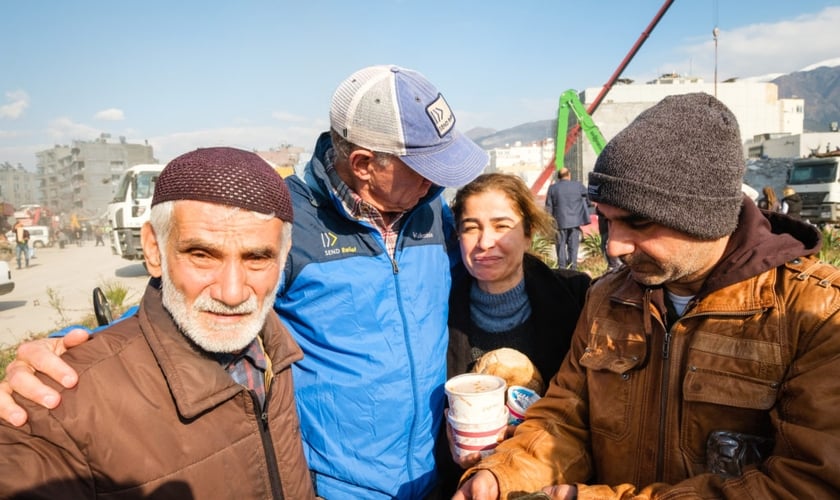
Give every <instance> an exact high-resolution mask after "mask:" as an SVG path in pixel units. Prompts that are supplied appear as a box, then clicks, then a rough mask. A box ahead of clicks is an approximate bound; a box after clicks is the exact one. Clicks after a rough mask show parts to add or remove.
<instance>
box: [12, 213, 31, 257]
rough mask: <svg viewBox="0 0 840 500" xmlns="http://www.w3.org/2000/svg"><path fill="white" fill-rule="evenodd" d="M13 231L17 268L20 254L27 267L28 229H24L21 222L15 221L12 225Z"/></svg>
mask: <svg viewBox="0 0 840 500" xmlns="http://www.w3.org/2000/svg"><path fill="white" fill-rule="evenodd" d="M14 232H15V260H17V268H18V269H20V267H21V255H22V256H23V260H24V261H25V262H26V267H29V231H27V230H26V229H24V227H23V222H21V221H17V222H15V226H14Z"/></svg>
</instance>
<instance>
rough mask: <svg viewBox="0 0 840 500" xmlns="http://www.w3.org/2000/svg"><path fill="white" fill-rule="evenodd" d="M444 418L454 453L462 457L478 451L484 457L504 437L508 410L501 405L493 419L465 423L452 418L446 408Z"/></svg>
mask: <svg viewBox="0 0 840 500" xmlns="http://www.w3.org/2000/svg"><path fill="white" fill-rule="evenodd" d="M446 420H447V421H448V422H449V426H450V427H451V428H452V434H453V438H454V439H453V445H454V446H453V448H454V453H455V455H457V456H458V457H459V458H464V457H466V456H468V455H472V454H474V453H479V454H481V457H482V458H484V457H486V456H488V455H490V454H492V453H493V452H494V451H495V450H496V446H498V444H499V443H500V442H501V441H502V440H503V439H504V437H505V429H507V423H508V412H507V408H505V407H502V412H500V413H499V414H498V415H497V416H496V418H495V420H490V421H487V422H482V423H466V422H460V421H458V420H456V419H454V418H452V414H451V413H450V412H449V411H448V410H447V412H446Z"/></svg>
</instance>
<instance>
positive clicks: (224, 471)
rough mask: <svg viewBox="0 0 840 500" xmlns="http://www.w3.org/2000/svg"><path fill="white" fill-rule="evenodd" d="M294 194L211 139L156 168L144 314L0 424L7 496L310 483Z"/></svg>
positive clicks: (148, 494)
mask: <svg viewBox="0 0 840 500" xmlns="http://www.w3.org/2000/svg"><path fill="white" fill-rule="evenodd" d="M292 219H293V213H292V202H291V199H290V196H289V191H288V189H287V187H286V185H285V183H284V182H283V179H282V178H281V177H280V176H279V175H277V174H276V173H275V171H274V170H273V168H272V167H271V166H270V165H268V164H267V163H266V162H265V161H264V160H262V159H261V158H260V157H259V156H258V155H256V154H254V153H251V152H248V151H242V150H238V149H233V148H221V147H219V148H207V149H198V150H196V151H193V152H190V153H186V154H184V155H181V156H179V157H177V158H175V159H174V160H172V161H171V162H170V163H169V164H168V165H167V166H166V168H164V169H163V171H162V172H161V175H160V178H159V179H158V184H157V189H156V191H155V194H154V198H153V199H152V208H151V216H150V222H146V223H145V224H144V226H143V228H142V230H141V241H142V246H143V254H144V256H145V262H146V267H147V269H148V271H149V274H151V276H152V279H151V280H150V281H149V285H148V287H147V288H146V291H145V293H144V295H143V298H142V300H141V303H140V307H139V309H138V310H137V312H136V314H134V315H132V316H130V317H127V318H124V319H123V320H122V321H120V322H118V323H116V324H114V325H112V326H110V327H108V328H106V329H104V330H102V331H100V332H98V333H97V334H96V335H95V336H94V337H93V339H92V340H91V341H90V342H87V343H85V344H83V345H81V346H79V347H77V348H75V349H72V350H70V351H68V352H66V353H65V354H64V356H63V360H64V362H66V363H68V364H69V365H70V366H71V367H73V368H74V369H75V370H76V371H77V372H78V373H79V379H80V383H79V384H78V386H77V387H76V388H75V389H72V390H64V389H62V388H61V387H60V386H59V385H58V384H57V383H54V382H50V383H51V385H52V386H53V387H54V388H56V389H57V390H59V391H61V393H62V403H61V406H60V407H59V408H57V409H55V410H46V409H44V408H41V407H40V406H38V405H36V404H35V403H33V402H31V401H26V400H23V399H19V400H18V402H19V403H20V404H21V405H24V407H25V408H26V410H27V411H28V412H29V413H30V419H29V424H27V425H25V426H24V427H14V426H12V425H10V424H6V423H2V424H0V443H1V444H0V470H2V471H3V473H2V474H0V491H2V492H3V493H2V496H3V497H7V496H10V497H15V498H18V497H21V498H22V497H26V498H31V497H38V498H94V497H96V498H99V497H109V498H116V497H119V498H124V497H130V498H229V499H234V498H289V499H291V498H294V499H297V498H301V499H306V498H314V492H313V490H312V482H311V480H310V478H309V471H308V468H307V465H306V461H305V458H304V455H303V446H302V443H301V440H300V436H299V433H298V427H299V423H298V418H297V412H296V409H295V401H294V394H293V390H292V372H291V364H292V362H294V361H296V360H299V359H300V358H301V357H302V353H301V351H300V348H299V347H298V346H297V345H296V344H295V342H294V340H293V339H292V337H291V335H290V334H289V332H288V330H286V328H285V327H284V326H283V325H282V323H281V322H280V321H279V319H278V318H277V316H276V315H275V314H274V313H273V311H272V302H273V298H274V294H275V292H276V290H277V286H278V285H279V280H280V272H281V270H282V268H283V265H284V262H285V260H286V256H287V254H288V251H289V247H290V245H291V231H292Z"/></svg>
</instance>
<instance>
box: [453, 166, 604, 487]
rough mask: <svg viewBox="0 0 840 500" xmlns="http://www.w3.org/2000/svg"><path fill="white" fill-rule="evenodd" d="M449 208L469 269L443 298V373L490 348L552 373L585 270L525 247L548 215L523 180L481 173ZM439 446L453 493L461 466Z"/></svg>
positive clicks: (546, 225) (546, 228)
mask: <svg viewBox="0 0 840 500" xmlns="http://www.w3.org/2000/svg"><path fill="white" fill-rule="evenodd" d="M452 212H453V214H454V216H455V223H456V227H457V230H458V241H459V243H460V250H461V257H462V260H463V262H464V265H465V266H466V269H467V271H468V273H469V274H468V275H466V276H465V277H463V278H462V279H461V280H460V281H458V282H457V283H455V284H454V285H453V288H452V293H451V294H450V298H449V348H448V350H447V355H446V357H447V360H446V361H447V378H450V377H453V376H455V375H459V374H462V373H467V372H469V371H472V369H473V365H474V364H475V362H476V361H477V360H478V359H479V358H480V357H481V356H483V355H484V354H486V353H488V352H491V351H493V350H496V349H499V348H503V347H509V348H512V349H516V350H517V351H519V352H521V353H522V354H524V355H526V356H527V357H528V358H529V359H530V360H531V361H532V362H533V363H534V365H535V366H536V367H537V370H538V371H539V374H540V376H541V379H542V380H544V381H547V380H550V379H551V377H553V376H554V373H555V372H556V371H557V369H558V368H559V367H560V362H561V361H562V360H563V357H564V355H565V353H566V351H568V349H569V343H570V341H571V336H572V332H573V330H574V325H575V323H576V322H577V319H578V316H579V314H580V311H581V309H582V308H583V300H584V297H585V295H586V289H587V287H588V286H589V281H590V279H589V276H587V275H586V274H584V273H581V272H577V271H571V270H566V269H551V268H549V267H548V266H547V265H546V264H545V263H544V262H543V261H542V260H541V259H540V258H539V257H537V256H535V255H533V254H531V253H530V248H531V243H532V241H533V239H534V238H535V237H536V236H537V235H541V236H543V237H546V238H549V239H551V238H552V237H553V236H554V233H555V231H556V229H555V227H554V220H553V219H552V217H551V215H550V214H548V213H547V212H546V211H545V210H543V209H542V207H540V206H538V205H537V203H536V200H535V199H534V196H533V194H532V193H531V191H530V189H528V186H526V185H525V183H524V182H523V181H522V180H521V179H520V178H519V177H516V176H514V175H509V174H500V173H492V174H483V175H480V176H479V177H478V178H476V179H475V180H474V181H472V182H470V183H469V184H467V185H466V186H464V187H463V188H461V189H460V190H458V192H457V193H456V194H455V199H454V201H453V203H452ZM439 446H440V448H439V451H442V452H443V453H439V455H440V457H441V458H440V459H439V463H440V464H441V470H442V476H443V477H444V480H443V481H442V491H443V492H445V493H450V494H451V493H454V491H455V488H456V486H457V482H458V479H459V477H460V475H461V473H462V472H463V469H461V467H463V466H469V465H472V464H474V463H475V462H476V461H477V459H478V454H476V456H474V457H472V459H471V460H468V461H463V462H458V463H457V464H456V461H453V460H455V458H454V454H452V453H451V450H450V449H449V447H448V439H446V436H445V435H443V436H442V438H441V440H440V444H439Z"/></svg>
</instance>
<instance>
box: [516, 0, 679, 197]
mask: <svg viewBox="0 0 840 500" xmlns="http://www.w3.org/2000/svg"><path fill="white" fill-rule="evenodd" d="M673 3H674V0H666V2H665V3H663V4H662V6H661V7H660V8H659V11H658V12H657V13H656V16H654V18H653V20H652V21H651V22H650V24H648V26H647V28H645V30H644V31H643V32H642V34H641V35H639V38H638V39H637V40H636V43H635V44H633V47H632V48H631V49H630V52H628V53H627V55H626V56H625V57H624V59H623V60H622V61H621V64H619V65H618V68H616V70H615V72H613V74H612V76H611V77H610V79H609V80H607V83H605V84H604V87H603V88H602V89H601V92H600V93H599V94H598V96H597V97H595V100H594V101H592V103H591V104H590V105H589V108H587V109H586V112H587V115H588V116H590V117H591V116H592V115H593V114H594V113H595V110H596V109H598V106H599V105H600V104H601V101H602V100H603V99H604V97H606V95H607V92H609V91H610V89H611V88H612V86H613V85H614V84H615V82H616V81H617V80H618V78H619V77H620V76H621V73H622V72H623V71H624V69H625V68H626V67H627V65H628V64H630V61H631V60H632V59H633V56H635V55H636V52H638V51H639V49H640V48H641V47H642V44H643V43H644V42H645V40H647V38H648V37H649V36H650V34H651V32H653V29H654V28H655V27H656V25H657V24H659V21H660V19H662V16H664V15H665V12H667V11H668V8H670V7H671V4H673ZM575 97H577V94H576V95H575ZM561 104H562V99H561ZM581 107H582V105H581ZM561 108H562V106H561ZM567 111H568V110H567ZM590 120H591V118H590ZM561 126H562V127H563V128H564V131H565V128H568V122H564V123H562V124H561V123H560V122H559V120H558V123H557V129H558V136H559V135H560V128H561ZM580 130H581V127H580V119H578V125H575V126H574V127H573V128H572V129H571V130H570V131H569V133H568V135H567V136H566V140H565V143H561V142H559V141H558V142H557V144H555V146H554V147H555V153H554V158H552V159H551V161H549V162H548V165H546V167H545V169H543V171H542V173H540V176H539V177H537V180H536V181H535V182H534V185H533V186H531V192H533V193H534V194H538V193H539V192H540V191H541V190H542V188H543V186H544V185H545V183H546V182H547V181H548V179H549V178H551V174H552V172H554V171H555V170H558V168H557V165H556V163H557V158H558V157H559V158H560V164H561V165H562V163H563V157H564V156H565V155H566V153H567V152H568V151H569V149H571V147H572V144H574V143H575V141H577V138H578V135H580ZM590 142H591V139H590ZM561 147H562V148H563V149H562V150H561V149H560V148H561ZM593 147H594V143H593ZM596 152H600V151H596Z"/></svg>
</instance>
